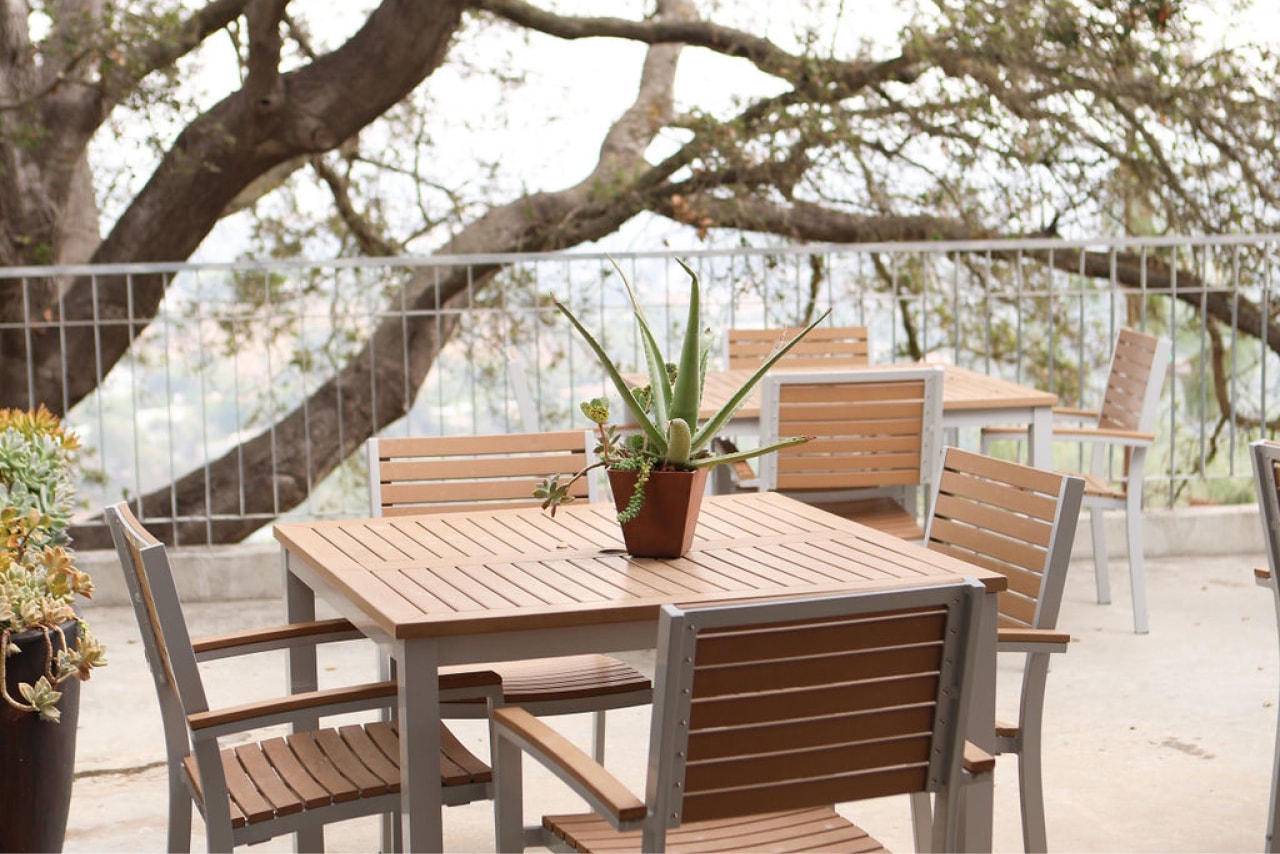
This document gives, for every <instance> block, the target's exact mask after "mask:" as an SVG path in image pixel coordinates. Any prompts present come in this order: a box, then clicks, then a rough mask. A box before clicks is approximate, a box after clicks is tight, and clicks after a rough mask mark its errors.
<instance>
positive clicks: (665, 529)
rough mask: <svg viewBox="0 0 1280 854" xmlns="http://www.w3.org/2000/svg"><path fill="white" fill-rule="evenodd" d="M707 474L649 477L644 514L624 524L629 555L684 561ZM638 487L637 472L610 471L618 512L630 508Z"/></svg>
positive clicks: (670, 473)
mask: <svg viewBox="0 0 1280 854" xmlns="http://www.w3.org/2000/svg"><path fill="white" fill-rule="evenodd" d="M707 472H708V469H706V468H699V469H695V470H694V471H654V472H650V473H649V482H648V483H646V484H645V485H644V504H643V505H641V507H640V513H639V514H638V515H637V516H636V518H634V519H632V520H631V521H630V522H624V523H623V524H622V539H623V542H625V543H626V546H627V552H628V553H630V554H632V555H635V556H636V557H680V556H681V555H682V554H684V553H685V552H687V551H689V549H690V548H691V547H692V546H693V533H694V529H695V528H696V527H697V525H698V511H699V510H700V509H701V508H702V495H703V493H704V492H705V491H706V487H707ZM635 486H636V473H635V472H632V471H614V470H613V469H610V470H609V487H610V488H611V489H612V490H613V503H614V506H615V507H616V508H617V509H618V510H621V509H622V508H624V507H626V506H627V503H628V502H629V501H630V500H631V494H632V492H634V491H635Z"/></svg>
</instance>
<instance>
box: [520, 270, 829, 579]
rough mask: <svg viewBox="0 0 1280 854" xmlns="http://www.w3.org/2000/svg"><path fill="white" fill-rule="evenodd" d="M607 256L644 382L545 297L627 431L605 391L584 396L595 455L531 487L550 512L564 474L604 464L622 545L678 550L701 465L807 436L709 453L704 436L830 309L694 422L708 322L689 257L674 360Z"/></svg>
mask: <svg viewBox="0 0 1280 854" xmlns="http://www.w3.org/2000/svg"><path fill="white" fill-rule="evenodd" d="M609 260H610V262H611V263H613V266H614V269H616V270H617V271H618V274H619V275H620V276H621V277H622V282H623V284H624V285H625V286H626V289H627V295H628V296H629V297H630V299H631V305H632V309H633V311H634V313H635V319H636V323H637V325H638V327H639V330H640V340H641V343H642V345H643V347H644V356H645V364H646V367H647V369H648V378H649V384H648V385H647V386H635V385H633V384H632V383H630V382H628V381H627V379H626V378H625V377H624V376H623V374H622V371H621V370H620V369H619V368H618V366H617V365H616V364H615V362H614V361H613V360H612V359H611V358H610V357H609V354H608V353H606V352H605V349H604V347H603V346H601V344H600V342H599V341H598V340H597V339H596V337H595V336H594V335H592V334H591V332H590V331H589V330H588V329H587V328H586V327H585V326H584V325H583V324H582V322H581V321H580V320H579V319H578V318H577V316H576V315H574V313H573V312H572V311H570V310H569V308H568V307H567V306H565V305H564V304H563V303H561V302H560V301H559V300H554V299H553V300H552V301H553V302H554V304H555V306H556V308H557V309H559V310H560V312H561V313H562V314H564V316H565V317H567V318H568V319H569V322H570V323H571V324H573V327H574V329H576V330H577V331H578V334H579V335H581V336H582V338H583V340H584V341H586V343H587V345H588V346H589V347H590V348H591V350H592V351H593V352H594V353H595V355H596V358H597V359H599V361H600V364H601V365H602V366H603V367H604V370H605V373H606V375H607V376H608V377H609V379H610V380H611V381H612V383H613V385H614V387H615V389H616V390H617V392H618V396H619V397H620V398H621V399H622V403H623V406H624V407H625V408H626V410H627V413H628V414H629V415H630V417H631V423H630V424H629V425H627V429H626V431H624V430H622V429H620V428H619V427H618V425H615V424H612V423H610V422H611V416H610V410H609V403H608V401H607V400H606V399H604V398H596V399H594V400H590V401H587V402H585V403H583V404H582V411H583V413H584V414H585V415H586V416H587V418H588V419H589V420H590V421H591V422H592V423H593V424H594V425H595V426H596V429H597V431H598V433H599V437H600V442H599V445H598V447H597V448H596V454H597V457H598V462H596V463H595V464H593V465H592V466H589V467H588V468H587V469H584V470H583V471H581V472H578V473H577V474H576V475H574V476H573V477H572V478H570V479H569V480H568V481H567V482H561V479H560V476H559V475H552V476H551V477H550V478H548V479H547V480H545V481H543V482H542V483H541V484H540V485H539V487H538V489H537V490H536V491H535V493H534V494H535V495H536V496H537V497H538V498H540V499H542V506H543V508H544V509H548V510H550V512H551V513H552V515H554V514H555V510H556V507H557V506H558V505H560V504H563V503H566V502H568V501H572V500H573V499H572V496H570V495H569V486H570V484H572V483H573V481H575V480H577V479H578V478H580V477H582V476H583V475H585V474H586V473H587V472H588V471H589V470H590V469H591V468H595V467H597V466H603V467H605V468H606V469H607V471H608V474H609V484H610V488H611V489H612V491H613V496H614V503H615V506H616V507H617V510H618V517H617V518H618V522H619V523H621V525H622V533H623V538H624V540H625V542H626V546H627V551H628V552H630V553H631V554H633V555H636V556H638V557H678V556H679V555H682V554H684V553H685V552H687V551H688V550H689V547H690V546H691V545H692V543H693V533H694V528H695V526H696V523H697V515H698V510H699V509H700V507H701V501H702V495H703V493H704V491H705V489H706V480H707V473H708V472H709V471H710V470H711V469H712V468H713V467H715V466H717V465H720V464H722V463H732V462H737V461H739V460H747V459H751V458H753V457H758V456H761V455H762V454H768V453H771V452H773V451H776V450H778V449H779V448H786V447H790V446H792V445H797V444H800V443H801V442H805V441H808V437H806V436H795V437H792V438H788V439H782V440H780V441H777V442H774V443H771V444H768V445H764V446H762V447H758V448H750V449H747V450H742V451H736V452H733V453H722V454H717V453H713V452H712V450H711V448H712V440H714V439H715V438H716V436H717V435H718V434H719V432H720V431H721V430H722V429H724V427H725V425H726V424H728V423H729V421H730V419H732V418H733V416H734V414H735V413H736V412H737V411H738V409H739V408H740V407H741V406H742V404H743V403H744V402H746V400H747V398H748V397H749V396H750V394H751V392H752V391H753V390H754V389H755V387H756V385H758V384H759V382H760V381H761V380H762V379H763V378H764V376H765V374H766V373H768V371H769V369H770V368H771V367H773V365H774V363H775V362H777V360H778V359H780V358H781V357H782V356H784V355H785V354H786V353H787V351H788V350H790V349H791V347H792V346H794V345H795V343H796V342H797V341H799V340H800V339H801V338H803V337H804V336H805V335H807V334H808V333H809V330H811V329H813V328H814V327H815V326H817V325H818V324H819V323H821V322H822V321H823V320H824V319H825V318H826V316H827V314H829V313H830V312H825V313H823V315H822V316H821V317H819V318H818V319H817V320H815V321H814V322H813V323H811V324H809V326H807V327H805V329H804V330H802V331H801V332H800V334H798V335H796V336H795V337H794V338H792V339H791V340H790V341H788V342H786V343H785V344H783V345H782V346H781V347H779V348H778V350H776V351H775V352H774V353H773V354H772V355H770V356H769V358H767V359H766V360H765V361H764V362H763V363H762V364H761V365H760V367H759V369H758V370H757V371H756V372H755V373H754V374H752V375H751V377H750V378H749V379H748V380H747V381H746V382H744V383H743V384H742V386H741V387H740V388H739V389H738V390H737V392H736V393H735V394H734V395H732V397H731V398H730V399H729V401H728V402H727V403H726V404H725V405H724V406H723V407H722V408H721V409H720V411H718V412H717V413H715V414H714V415H713V416H712V417H711V418H709V419H707V420H706V421H704V422H701V423H700V422H699V420H698V411H699V408H700V406H701V403H702V387H703V378H704V376H705V374H706V369H707V359H708V357H709V355H710V349H709V347H708V346H707V343H708V341H707V339H708V335H707V332H706V330H704V329H703V327H702V314H701V297H702V294H701V289H700V287H699V284H698V276H697V274H695V273H694V272H693V270H692V269H691V268H690V267H689V265H688V264H686V263H685V262H684V261H680V260H679V259H677V261H678V262H679V264H680V266H681V267H683V268H684V271H685V272H686V273H688V275H689V314H688V319H687V321H686V323H685V329H684V340H683V342H682V343H681V347H680V356H679V361H678V362H673V361H671V360H668V359H666V358H664V356H663V354H662V351H661V350H660V349H659V347H658V342H657V339H656V338H655V337H654V335H653V330H652V328H651V327H650V326H649V322H648V321H647V320H646V319H645V314H644V309H642V308H641V306H640V301H639V299H638V298H637V296H636V291H635V288H634V287H632V284H631V282H630V281H629V280H628V279H627V277H626V274H625V273H623V272H622V268H621V267H619V266H618V264H617V262H615V261H613V259H612V258H610V259H609Z"/></svg>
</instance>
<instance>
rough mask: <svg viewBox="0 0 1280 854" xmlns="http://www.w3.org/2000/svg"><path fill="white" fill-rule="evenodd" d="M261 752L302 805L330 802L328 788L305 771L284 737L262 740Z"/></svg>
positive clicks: (313, 807)
mask: <svg viewBox="0 0 1280 854" xmlns="http://www.w3.org/2000/svg"><path fill="white" fill-rule="evenodd" d="M262 752H263V753H265V754H266V755H267V758H268V759H270V760H271V764H272V766H274V767H275V769H276V773H278V774H279V775H280V777H281V779H283V780H284V781H285V782H286V783H288V784H289V788H291V789H293V791H295V792H297V794H298V797H299V798H301V799H302V804H303V806H304V807H306V808H307V809H315V808H316V807H319V806H323V805H325V804H327V803H331V802H332V800H333V798H332V796H331V795H330V794H329V790H328V789H326V788H325V787H324V786H322V785H320V784H319V783H318V782H316V780H315V778H314V777H312V776H311V775H310V774H309V773H307V769H306V768H304V767H303V766H302V763H301V762H299V761H298V757H297V756H294V754H293V751H292V750H290V749H289V744H288V742H287V741H285V740H284V738H269V739H267V740H265V741H263V742H262Z"/></svg>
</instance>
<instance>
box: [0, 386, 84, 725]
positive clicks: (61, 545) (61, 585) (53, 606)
mask: <svg viewBox="0 0 1280 854" xmlns="http://www.w3.org/2000/svg"><path fill="white" fill-rule="evenodd" d="M79 447H80V440H79V438H78V437H77V436H76V435H75V434H74V433H70V432H68V431H66V430H65V429H64V428H63V427H62V425H61V423H60V422H59V420H58V418H57V417H56V416H55V415H53V414H52V413H50V412H49V411H48V410H47V409H45V408H44V407H43V406H42V407H40V408H39V409H37V410H35V411H28V410H20V409H0V538H2V539H3V548H0V695H3V697H4V700H5V701H6V702H7V703H9V705H11V706H13V707H14V708H17V709H21V710H23V711H30V712H37V713H39V715H40V716H41V717H42V718H44V719H45V720H49V721H57V720H58V718H59V711H58V709H57V702H58V700H59V699H61V697H62V693H61V692H60V691H58V690H57V687H58V685H59V684H60V683H61V682H63V681H65V680H66V679H69V678H72V677H75V678H78V679H88V678H89V671H90V670H92V669H93V668H94V667H98V666H101V665H104V664H106V657H105V649H104V648H103V647H102V645H101V644H99V643H98V641H97V639H96V638H95V637H94V636H93V633H92V632H90V631H89V627H88V626H87V625H86V624H85V623H84V621H83V620H81V621H80V638H79V641H78V643H77V644H76V646H75V647H74V648H70V647H68V646H67V644H66V641H65V639H64V637H63V635H62V633H61V632H60V631H58V630H57V627H58V626H59V625H60V624H62V623H65V622H67V621H68V620H77V619H79V617H78V616H77V614H76V612H75V610H74V608H73V604H72V603H73V600H74V599H75V597H76V596H77V595H80V596H84V597H86V598H91V597H92V595H93V583H92V582H91V581H90V580H89V576H88V575H87V574H86V573H84V572H82V571H80V570H79V569H77V568H76V565H75V555H74V553H73V552H72V551H71V549H70V546H69V544H70V538H69V537H68V536H67V527H68V526H69V525H70V523H71V515H72V512H73V510H74V503H75V487H74V485H73V483H72V480H71V466H72V465H73V463H74V461H75V453H76V451H77V450H78V449H79ZM28 629H39V630H41V631H42V632H43V634H44V643H45V649H46V651H47V655H48V658H47V661H46V664H45V673H44V675H43V676H41V677H40V678H39V679H38V680H36V682H35V684H34V685H32V684H28V683H22V684H20V685H18V693H19V694H20V695H21V696H20V697H13V696H12V695H11V694H10V693H9V690H8V683H7V682H6V681H5V670H6V668H5V662H6V660H7V659H8V658H9V656H11V655H14V654H16V653H17V652H18V651H19V650H18V647H17V646H16V645H15V644H14V643H13V642H12V640H11V638H12V636H13V635H14V634H17V633H18V632H22V631H25V630H28Z"/></svg>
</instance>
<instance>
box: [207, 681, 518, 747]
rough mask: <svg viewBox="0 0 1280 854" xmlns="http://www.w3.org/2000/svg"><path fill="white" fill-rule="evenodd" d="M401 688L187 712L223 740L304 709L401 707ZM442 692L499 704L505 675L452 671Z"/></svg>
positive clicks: (371, 686) (381, 685) (337, 691)
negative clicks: (399, 694)
mask: <svg viewBox="0 0 1280 854" xmlns="http://www.w3.org/2000/svg"><path fill="white" fill-rule="evenodd" d="M398 691H399V686H398V685H397V684H396V682H394V681H392V680H387V681H384V682H366V683H363V684H360V685H345V686H343V687H340V688H325V689H321V690H319V691H303V692H300V693H297V694H287V695H285V696H282V697H272V698H270V699H267V700H259V701H257V702H253V703H241V704H238V705H235V706H225V707H222V708H218V709H210V710H208V711H205V712H195V713H193V714H191V715H188V716H187V721H188V722H189V724H190V726H191V730H192V732H193V733H197V732H198V733H201V734H202V735H205V736H212V737H215V738H218V737H221V736H224V735H228V734H231V733H236V732H244V731H245V730H250V729H257V728H259V727H267V726H275V725H276V724H284V723H292V722H294V721H295V720H297V719H298V718H299V716H300V715H301V714H302V713H303V712H307V713H309V716H310V717H313V718H314V717H315V716H316V715H317V714H318V715H320V716H327V715H344V714H347V713H349V712H362V711H366V710H368V709H386V708H391V707H393V706H394V705H395V702H396V696H397V693H398ZM440 692H441V700H442V701H445V700H449V699H454V697H453V696H452V695H454V694H457V693H462V694H464V695H465V696H467V697H476V696H479V697H482V698H484V699H488V700H492V701H493V702H495V703H497V702H501V700H502V677H501V676H499V675H498V674H497V673H494V672H493V671H491V670H475V671H469V672H466V673H457V674H450V675H449V676H442V677H441V678H440Z"/></svg>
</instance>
